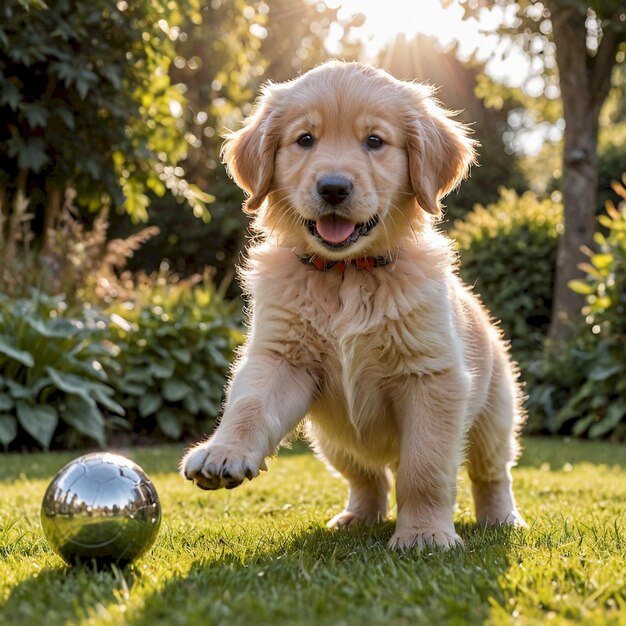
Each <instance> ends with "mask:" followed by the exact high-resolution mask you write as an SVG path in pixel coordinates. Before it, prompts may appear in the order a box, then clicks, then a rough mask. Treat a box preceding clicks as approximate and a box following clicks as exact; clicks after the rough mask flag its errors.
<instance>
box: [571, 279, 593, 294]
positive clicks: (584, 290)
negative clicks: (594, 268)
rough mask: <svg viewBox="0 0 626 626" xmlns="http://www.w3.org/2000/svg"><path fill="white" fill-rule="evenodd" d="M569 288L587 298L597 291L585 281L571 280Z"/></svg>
mask: <svg viewBox="0 0 626 626" xmlns="http://www.w3.org/2000/svg"><path fill="white" fill-rule="evenodd" d="M567 286H568V287H569V288H570V289H571V290H572V291H574V292H576V293H580V294H583V295H586V296H587V295H590V294H592V293H593V292H594V291H595V289H594V288H593V286H592V285H590V284H589V283H586V282H585V281H583V280H570V281H569V283H567Z"/></svg>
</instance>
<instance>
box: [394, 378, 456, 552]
mask: <svg viewBox="0 0 626 626" xmlns="http://www.w3.org/2000/svg"><path fill="white" fill-rule="evenodd" d="M465 391H466V381H465V378H464V376H463V374H462V373H461V372H455V371H446V372H442V373H435V374H430V375H424V376H412V377H409V378H408V379H407V380H406V381H405V386H404V387H403V389H401V390H400V391H399V393H398V396H397V398H398V399H397V400H396V401H395V409H396V415H397V420H398V426H399V430H400V437H401V443H400V459H399V463H398V473H397V479H396V500H397V503H398V521H397V525H396V532H395V533H394V535H393V536H392V538H391V540H390V542H389V545H390V547H392V548H396V549H404V548H411V547H413V546H416V547H419V548H425V547H427V546H438V547H441V548H450V547H452V546H454V545H457V544H460V545H462V543H463V542H462V541H461V538H460V537H459V536H458V535H457V534H456V532H455V530H454V521H453V519H452V513H453V510H454V501H455V496H456V478H457V471H458V468H459V461H460V454H461V445H462V433H463V420H464V415H465V402H466V400H465V398H466V397H467V396H466V393H465Z"/></svg>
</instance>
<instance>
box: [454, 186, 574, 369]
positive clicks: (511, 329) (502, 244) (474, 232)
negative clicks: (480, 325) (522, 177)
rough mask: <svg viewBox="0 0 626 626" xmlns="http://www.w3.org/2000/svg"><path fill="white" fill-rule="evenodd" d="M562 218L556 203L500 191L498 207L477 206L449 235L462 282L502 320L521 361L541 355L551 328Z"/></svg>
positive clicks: (507, 335) (455, 224)
mask: <svg viewBox="0 0 626 626" xmlns="http://www.w3.org/2000/svg"><path fill="white" fill-rule="evenodd" d="M562 214H563V207H562V205H561V204H560V203H558V202H553V201H552V200H550V199H543V200H540V199H538V198H537V196H536V195H535V194H533V193H532V192H526V193H524V194H522V195H518V194H517V193H516V192H515V191H513V190H511V189H501V190H500V199H499V200H498V201H497V202H495V203H494V204H489V205H487V206H486V207H484V206H481V205H476V206H475V207H474V209H473V210H472V211H471V212H470V213H468V214H467V216H466V217H465V218H464V219H463V220H457V221H455V222H454V224H453V227H452V229H451V231H450V236H451V237H452V238H453V239H454V240H455V241H456V244H457V247H458V249H459V254H460V260H461V275H462V277H463V278H464V280H465V281H466V282H467V283H468V284H469V285H472V286H473V287H474V290H475V291H476V292H477V293H478V294H480V296H481V298H482V300H483V302H484V303H485V305H486V306H487V308H488V309H489V310H490V312H491V314H492V315H493V316H494V317H495V318H496V319H498V320H500V322H501V326H502V329H503V331H504V334H505V337H506V338H507V339H509V340H510V341H511V345H512V350H513V354H514V356H515V358H516V359H518V360H520V361H526V360H527V359H528V358H530V357H531V356H532V354H533V353H535V352H536V351H538V350H541V348H542V346H543V340H544V338H545V336H546V333H547V330H548V327H549V324H550V313H551V306H552V289H553V276H554V266H555V262H556V252H557V245H558V238H559V233H560V232H561V229H562Z"/></svg>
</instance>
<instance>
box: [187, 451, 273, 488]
mask: <svg viewBox="0 0 626 626" xmlns="http://www.w3.org/2000/svg"><path fill="white" fill-rule="evenodd" d="M262 469H267V466H266V465H265V462H264V461H263V457H262V455H259V454H254V453H250V452H248V453H246V452H244V451H242V450H241V449H240V448H238V447H237V446H228V445H224V444H216V443H213V442H211V441H208V442H205V443H202V444H200V445H198V446H196V447H195V448H192V449H191V450H189V452H187V454H186V455H185V457H184V458H183V460H182V462H181V472H182V474H183V476H184V477H185V478H186V479H187V480H191V481H193V482H194V484H196V485H197V486H198V487H200V488H201V489H209V490H212V489H221V488H225V489H234V488H235V487H238V486H239V485H240V484H241V483H242V482H243V481H244V479H246V478H247V479H248V480H252V479H253V478H254V477H255V476H258V475H259V472H260V471H261V470H262Z"/></svg>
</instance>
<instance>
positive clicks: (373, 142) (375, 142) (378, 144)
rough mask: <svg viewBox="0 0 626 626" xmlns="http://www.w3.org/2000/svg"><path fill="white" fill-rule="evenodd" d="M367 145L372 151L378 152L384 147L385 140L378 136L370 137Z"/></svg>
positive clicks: (366, 141)
mask: <svg viewBox="0 0 626 626" xmlns="http://www.w3.org/2000/svg"><path fill="white" fill-rule="evenodd" d="M365 143H366V145H367V147H368V148H369V149H370V150H378V149H379V148H382V147H383V143H384V142H383V140H382V139H381V138H380V137H379V136H378V135H370V136H369V137H368V138H367V139H366V140H365Z"/></svg>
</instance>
